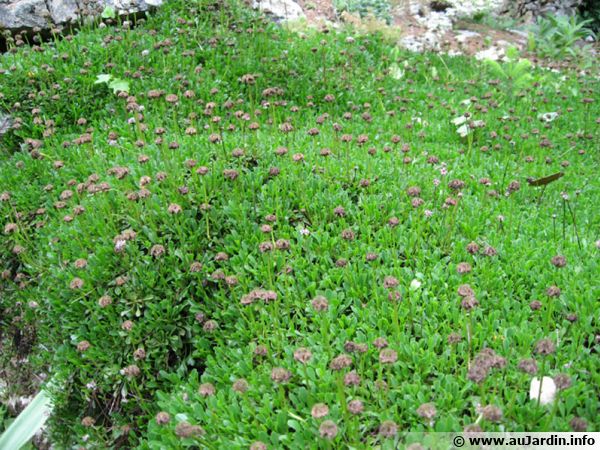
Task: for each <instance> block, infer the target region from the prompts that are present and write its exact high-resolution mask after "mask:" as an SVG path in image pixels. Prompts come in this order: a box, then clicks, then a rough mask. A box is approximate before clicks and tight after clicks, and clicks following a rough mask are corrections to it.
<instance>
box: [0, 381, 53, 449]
mask: <svg viewBox="0 0 600 450" xmlns="http://www.w3.org/2000/svg"><path fill="white" fill-rule="evenodd" d="M51 412H52V405H51V403H50V397H49V396H48V393H47V392H46V391H44V390H42V391H40V393H39V394H38V395H36V396H35V398H34V399H33V401H32V402H31V403H30V404H29V405H28V406H27V408H25V409H24V410H23V411H22V412H21V414H19V416H18V417H17V418H16V419H15V421H14V422H13V423H12V424H11V425H10V426H9V427H8V429H7V430H6V431H5V432H4V433H3V434H2V436H0V448H6V449H9V448H10V449H15V450H18V449H20V448H21V447H23V446H24V445H25V444H27V442H29V441H30V440H31V438H32V437H33V435H34V434H35V433H37V432H38V431H39V429H40V428H42V426H43V425H44V423H45V422H46V420H47V419H48V416H49V415H50V413H51Z"/></svg>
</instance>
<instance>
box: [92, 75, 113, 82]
mask: <svg viewBox="0 0 600 450" xmlns="http://www.w3.org/2000/svg"><path fill="white" fill-rule="evenodd" d="M111 79H112V75H108V74H106V73H101V74H100V75H98V76H97V77H96V81H94V84H100V83H108V82H109V81H110V80H111Z"/></svg>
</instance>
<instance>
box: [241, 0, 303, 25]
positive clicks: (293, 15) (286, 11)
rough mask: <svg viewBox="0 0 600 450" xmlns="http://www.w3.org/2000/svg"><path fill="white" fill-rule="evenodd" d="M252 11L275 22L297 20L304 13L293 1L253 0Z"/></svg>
mask: <svg viewBox="0 0 600 450" xmlns="http://www.w3.org/2000/svg"><path fill="white" fill-rule="evenodd" d="M252 7H253V8H254V9H258V10H259V11H262V12H264V13H265V14H267V15H270V16H272V17H273V19H275V20H277V21H288V20H298V19H302V18H304V17H305V16H304V12H303V11H302V8H301V7H300V5H298V3H296V2H294V1H293V0H254V3H253V4H252Z"/></svg>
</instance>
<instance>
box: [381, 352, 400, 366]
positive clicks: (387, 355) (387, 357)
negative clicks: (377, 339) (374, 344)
mask: <svg viewBox="0 0 600 450" xmlns="http://www.w3.org/2000/svg"><path fill="white" fill-rule="evenodd" d="M397 360H398V353H397V352H396V350H392V349H391V348H384V349H383V350H381V352H379V362H380V363H381V364H394V363H395V362H396V361H397Z"/></svg>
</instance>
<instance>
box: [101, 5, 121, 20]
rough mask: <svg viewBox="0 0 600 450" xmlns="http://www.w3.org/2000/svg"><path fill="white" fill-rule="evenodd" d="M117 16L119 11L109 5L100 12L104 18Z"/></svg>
mask: <svg viewBox="0 0 600 450" xmlns="http://www.w3.org/2000/svg"><path fill="white" fill-rule="evenodd" d="M116 16H117V11H116V10H115V8H113V7H112V6H107V7H106V8H104V10H103V11H102V14H100V17H102V18H103V19H114V18H115V17H116Z"/></svg>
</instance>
